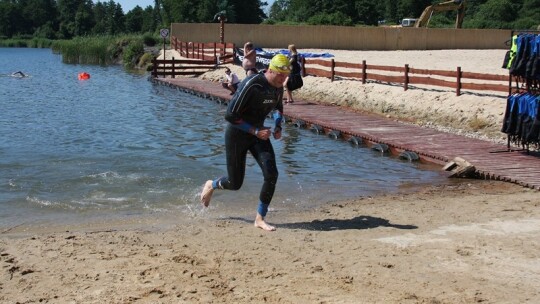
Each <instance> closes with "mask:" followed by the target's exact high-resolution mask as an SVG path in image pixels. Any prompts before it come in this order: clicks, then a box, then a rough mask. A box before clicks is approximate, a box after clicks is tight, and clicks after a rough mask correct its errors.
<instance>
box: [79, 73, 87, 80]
mask: <svg viewBox="0 0 540 304" xmlns="http://www.w3.org/2000/svg"><path fill="white" fill-rule="evenodd" d="M88 79H90V74H88V73H86V72H82V73H79V80H88Z"/></svg>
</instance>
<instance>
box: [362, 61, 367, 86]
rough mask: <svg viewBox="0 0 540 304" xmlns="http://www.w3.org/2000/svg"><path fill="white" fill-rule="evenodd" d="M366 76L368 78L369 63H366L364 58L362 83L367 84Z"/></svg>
mask: <svg viewBox="0 0 540 304" xmlns="http://www.w3.org/2000/svg"><path fill="white" fill-rule="evenodd" d="M366 78H367V65H366V61H365V60H362V84H366Z"/></svg>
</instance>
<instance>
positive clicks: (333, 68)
mask: <svg viewBox="0 0 540 304" xmlns="http://www.w3.org/2000/svg"><path fill="white" fill-rule="evenodd" d="M335 67H336V62H335V61H334V59H332V67H331V69H332V80H331V81H332V82H334V75H335V74H336V71H335Z"/></svg>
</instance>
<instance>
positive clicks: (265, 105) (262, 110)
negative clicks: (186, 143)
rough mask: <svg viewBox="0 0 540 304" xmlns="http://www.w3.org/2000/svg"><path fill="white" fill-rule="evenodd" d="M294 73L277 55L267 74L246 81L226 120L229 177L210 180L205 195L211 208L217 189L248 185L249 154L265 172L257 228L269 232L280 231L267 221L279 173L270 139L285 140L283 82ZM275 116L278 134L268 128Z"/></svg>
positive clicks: (284, 58)
mask: <svg viewBox="0 0 540 304" xmlns="http://www.w3.org/2000/svg"><path fill="white" fill-rule="evenodd" d="M289 72H290V64H289V60H288V59H287V56H285V55H283V54H278V55H275V56H274V57H273V58H272V60H271V61H270V65H269V67H268V69H267V70H266V71H265V72H264V73H258V74H255V75H254V76H251V77H248V78H246V79H244V81H242V82H241V83H240V86H239V87H238V94H234V96H233V98H232V99H231V101H230V103H229V105H228V107H227V113H226V114H225V119H226V120H227V121H228V122H229V123H228V124H227V127H226V130H225V157H226V161H227V176H224V177H220V178H217V179H214V180H208V181H206V183H205V184H204V187H203V189H202V192H201V203H202V204H203V206H204V207H208V205H209V204H210V199H211V198H212V194H213V193H214V190H215V189H224V190H239V189H240V187H242V184H243V182H244V177H245V172H246V157H247V153H248V152H249V153H251V155H253V158H255V160H256V161H257V164H259V167H260V168H261V171H262V174H263V177H264V181H263V185H262V188H261V192H260V194H259V205H258V208H257V214H256V216H255V227H258V228H261V229H263V230H266V231H273V230H276V228H275V227H273V226H271V225H269V224H268V223H266V222H265V220H264V217H265V216H266V213H267V212H268V206H269V205H270V201H271V200H272V197H273V196H274V191H275V189H276V183H277V178H278V171H277V166H276V156H275V153H274V148H273V147H272V143H271V142H270V136H271V135H273V137H274V139H280V138H281V122H282V120H283V114H282V113H283V103H282V98H283V88H282V87H283V81H285V78H286V77H287V75H289ZM271 112H273V115H272V116H273V118H274V123H273V124H274V131H273V132H272V130H271V128H270V127H267V126H265V125H264V122H265V121H266V117H267V115H268V114H270V113H271Z"/></svg>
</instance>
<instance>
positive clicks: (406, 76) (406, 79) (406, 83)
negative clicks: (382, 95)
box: [403, 64, 409, 91]
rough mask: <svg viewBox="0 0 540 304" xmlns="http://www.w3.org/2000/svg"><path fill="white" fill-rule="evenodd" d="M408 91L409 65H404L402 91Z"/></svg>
mask: <svg viewBox="0 0 540 304" xmlns="http://www.w3.org/2000/svg"><path fill="white" fill-rule="evenodd" d="M408 89H409V65H408V64H406V65H405V79H404V81H403V90H404V91H407V90H408Z"/></svg>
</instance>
